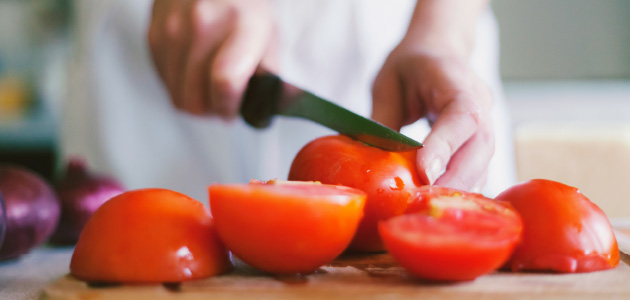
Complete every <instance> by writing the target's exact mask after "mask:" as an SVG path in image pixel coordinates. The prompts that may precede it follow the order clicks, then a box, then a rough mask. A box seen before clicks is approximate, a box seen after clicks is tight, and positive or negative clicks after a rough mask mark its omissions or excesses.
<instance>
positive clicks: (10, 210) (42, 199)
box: [0, 164, 61, 260]
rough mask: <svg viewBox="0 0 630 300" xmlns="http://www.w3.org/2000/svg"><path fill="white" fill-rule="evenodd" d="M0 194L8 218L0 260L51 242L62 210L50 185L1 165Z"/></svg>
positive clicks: (24, 171) (24, 172)
mask: <svg viewBox="0 0 630 300" xmlns="http://www.w3.org/2000/svg"><path fill="white" fill-rule="evenodd" d="M0 192H2V195H3V196H4V202H5V205H6V217H7V218H6V220H7V231H6V236H5V240H4V243H3V245H2V248H1V249H0V260H11V259H16V258H18V257H19V256H20V255H22V254H24V253H26V252H28V251H29V250H30V249H32V248H34V247H36V246H38V245H40V244H42V243H43V242H45V241H46V240H48V238H50V236H51V235H52V233H53V232H54V230H55V227H56V226H57V223H58V221H59V212H60V210H61V208H60V205H59V201H58V200H57V196H56V195H55V192H54V191H53V189H52V187H51V186H50V184H49V183H48V182H46V181H45V180H44V179H43V178H41V177H40V176H39V175H37V174H35V173H34V172H32V171H30V170H27V169H25V168H22V167H19V166H14V165H6V164H2V165H0Z"/></svg>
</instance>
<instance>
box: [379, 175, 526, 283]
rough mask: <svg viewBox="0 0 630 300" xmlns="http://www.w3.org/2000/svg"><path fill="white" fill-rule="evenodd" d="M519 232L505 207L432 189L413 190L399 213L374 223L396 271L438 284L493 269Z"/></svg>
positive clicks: (518, 222) (469, 195)
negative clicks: (398, 267) (412, 197)
mask: <svg viewBox="0 0 630 300" xmlns="http://www.w3.org/2000/svg"><path fill="white" fill-rule="evenodd" d="M521 230H522V223H521V220H520V217H519V216H518V214H517V213H516V212H515V211H514V210H513V209H511V208H510V207H509V205H505V204H503V203H499V202H497V201H495V200H492V199H489V198H486V197H484V196H482V195H480V194H472V193H466V192H462V191H458V190H454V189H449V188H443V187H433V186H426V187H421V188H418V189H417V190H416V194H415V198H414V199H413V200H412V203H410V206H409V209H408V211H407V213H406V214H405V215H402V216H397V217H393V218H391V219H389V220H387V221H383V222H381V223H379V233H380V234H381V237H382V238H383V241H384V243H385V247H386V248H387V251H388V252H389V253H390V254H391V255H392V257H393V258H394V259H395V260H396V261H397V262H398V263H400V265H401V266H402V267H404V268H405V269H407V270H408V271H409V272H410V273H412V274H414V275H416V276H418V277H421V278H425V279H431V280H442V281H461V280H472V279H474V278H476V277H478V276H481V275H483V274H486V273H489V272H492V271H494V270H496V269H498V268H499V267H501V265H502V264H503V263H504V262H505V261H506V260H507V259H508V258H509V256H510V254H511V253H512V250H513V249H514V247H515V246H516V243H517V242H518V241H519V239H520V235H521Z"/></svg>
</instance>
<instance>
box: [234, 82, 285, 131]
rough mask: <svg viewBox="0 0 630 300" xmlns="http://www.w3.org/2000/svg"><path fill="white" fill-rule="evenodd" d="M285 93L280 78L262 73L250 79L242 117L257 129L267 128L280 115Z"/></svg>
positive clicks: (244, 97) (242, 105)
mask: <svg viewBox="0 0 630 300" xmlns="http://www.w3.org/2000/svg"><path fill="white" fill-rule="evenodd" d="M282 92H283V82H282V80H281V79H280V77H278V76H276V75H274V74H272V73H269V72H266V71H260V72H257V73H256V74H254V76H252V77H251V78H250V79H249V83H248V84H247V89H246V90H245V94H244V96H243V102H242V103H241V109H240V110H241V116H242V117H243V119H244V120H245V122H247V123H248V124H249V125H251V126H253V127H255V128H267V127H269V125H271V120H272V119H273V116H274V115H276V114H277V113H278V108H279V105H280V99H281V97H282Z"/></svg>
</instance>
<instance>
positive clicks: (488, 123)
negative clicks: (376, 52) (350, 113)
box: [372, 1, 494, 191]
mask: <svg viewBox="0 0 630 300" xmlns="http://www.w3.org/2000/svg"><path fill="white" fill-rule="evenodd" d="M486 6H487V1H418V3H417V5H416V8H415V11H414V14H413V16H412V20H411V22H410V25H409V28H408V31H407V34H406V35H405V37H404V38H403V39H402V41H401V42H400V44H399V45H398V46H397V47H396V48H395V49H394V50H393V51H392V52H391V53H390V54H389V57H388V58H387V60H386V61H385V64H384V65H383V67H382V68H381V70H380V72H379V74H378V76H377V77H376V79H375V81H374V84H373V87H372V91H373V95H372V96H373V102H372V104H373V105H372V118H373V119H374V120H376V121H379V122H381V123H383V124H385V125H386V126H389V127H391V128H393V129H396V130H399V129H400V128H401V127H402V126H404V125H407V124H411V123H413V122H415V121H416V120H418V119H420V118H423V117H425V118H427V119H428V120H429V123H430V124H431V125H432V129H431V132H430V133H429V135H428V136H427V137H426V139H425V140H424V145H425V147H424V148H423V149H420V150H419V151H418V161H417V163H418V169H419V170H421V171H423V172H426V174H427V176H428V177H429V179H430V182H431V184H436V185H440V186H448V187H452V188H457V189H462V190H475V191H479V190H481V188H482V187H483V186H484V185H485V181H486V176H487V167H488V164H489V162H490V158H491V157H492V156H493V154H494V133H493V127H492V120H491V114H490V112H491V108H492V95H491V93H490V91H489V89H488V87H487V86H486V84H485V83H484V82H482V81H481V79H479V78H478V77H477V75H476V74H475V73H474V72H473V70H472V68H471V66H470V65H469V57H470V54H471V52H472V50H473V45H474V40H475V30H474V29H475V28H476V24H477V20H478V19H479V15H480V14H481V13H482V12H483V11H484V10H485V9H486ZM444 170H445V171H444ZM443 171H444V173H443V174H442V172H443Z"/></svg>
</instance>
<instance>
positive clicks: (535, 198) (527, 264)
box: [497, 179, 619, 273]
mask: <svg viewBox="0 0 630 300" xmlns="http://www.w3.org/2000/svg"><path fill="white" fill-rule="evenodd" d="M497 199H499V200H504V201H508V202H510V203H511V204H512V206H514V208H515V209H516V210H517V211H518V212H519V213H520V215H521V217H522V218H523V223H524V229H523V241H522V242H521V243H520V244H519V245H518V247H517V248H516V250H515V251H514V254H513V255H512V257H511V258H510V260H509V262H508V263H507V264H506V266H507V267H509V268H511V269H512V270H513V271H518V270H540V271H556V272H569V273H572V272H590V271H597V270H605V269H610V268H614V267H616V266H617V264H619V249H618V248H617V240H616V239H615V235H614V233H613V230H612V227H611V225H610V222H609V221H608V218H607V217H606V215H605V214H604V212H603V211H602V210H601V209H599V207H597V205H595V204H594V203H592V202H591V201H590V200H589V199H588V198H586V197H585V196H584V195H583V194H582V193H581V192H580V191H579V190H578V189H576V188H574V187H570V186H568V185H565V184H562V183H559V182H555V181H550V180H543V179H535V180H531V181H527V182H524V183H521V184H518V185H516V186H513V187H511V188H509V189H507V190H505V191H504V192H502V193H501V194H500V195H499V196H497Z"/></svg>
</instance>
